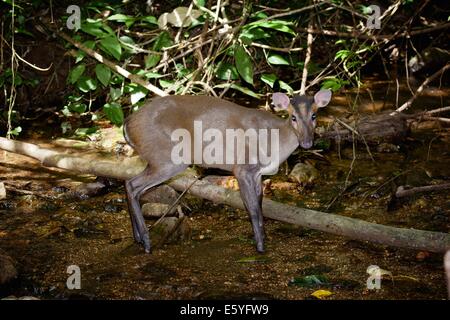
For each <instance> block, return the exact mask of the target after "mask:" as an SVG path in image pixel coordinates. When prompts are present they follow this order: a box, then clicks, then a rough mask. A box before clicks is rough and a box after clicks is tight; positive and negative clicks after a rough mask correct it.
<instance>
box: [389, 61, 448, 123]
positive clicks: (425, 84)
mask: <svg viewBox="0 0 450 320" xmlns="http://www.w3.org/2000/svg"><path fill="white" fill-rule="evenodd" d="M449 68H450V63H447V64H446V65H445V66H444V67H443V68H442V69H441V70H438V71H436V72H435V73H433V74H432V75H431V76H429V77H428V78H426V79H425V81H424V82H423V83H422V84H421V85H420V87H419V88H418V89H417V90H416V93H415V94H414V95H413V96H412V97H411V98H409V100H408V101H406V102H405V103H404V104H402V105H401V106H400V107H399V108H397V109H396V110H395V111H394V112H392V113H391V114H390V115H391V116H393V115H395V114H396V113H400V112H402V111H405V110H406V109H408V108H409V107H410V106H411V105H412V103H413V102H414V100H416V98H417V97H418V96H419V95H420V94H421V93H422V91H423V89H425V87H426V86H427V85H428V84H429V83H430V82H432V81H433V80H435V79H436V78H438V77H439V76H441V75H442V74H443V73H444V72H445V71H447V69H449Z"/></svg>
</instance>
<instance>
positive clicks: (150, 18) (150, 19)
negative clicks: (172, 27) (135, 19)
mask: <svg viewBox="0 0 450 320" xmlns="http://www.w3.org/2000/svg"><path fill="white" fill-rule="evenodd" d="M141 21H143V22H146V23H148V24H153V25H158V19H156V18H155V17H154V16H146V17H142V18H141Z"/></svg>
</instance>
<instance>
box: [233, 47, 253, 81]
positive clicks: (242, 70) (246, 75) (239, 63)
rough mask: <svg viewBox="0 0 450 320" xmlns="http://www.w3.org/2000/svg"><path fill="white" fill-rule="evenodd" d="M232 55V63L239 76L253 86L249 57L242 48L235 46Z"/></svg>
mask: <svg viewBox="0 0 450 320" xmlns="http://www.w3.org/2000/svg"><path fill="white" fill-rule="evenodd" d="M234 53H235V56H234V63H235V65H236V68H237V70H238V72H239V74H240V75H241V77H242V79H244V80H245V81H246V82H247V83H250V84H251V85H253V65H252V60H251V58H250V56H249V55H248V54H247V52H246V51H245V49H244V47H243V46H237V47H236V49H235V52H234Z"/></svg>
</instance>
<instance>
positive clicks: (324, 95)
mask: <svg viewBox="0 0 450 320" xmlns="http://www.w3.org/2000/svg"><path fill="white" fill-rule="evenodd" d="M330 100H331V90H330V89H325V90H320V91H318V92H317V93H316V94H315V95H314V103H315V104H316V105H317V107H318V108H323V107H326V106H327V104H328V103H330Z"/></svg>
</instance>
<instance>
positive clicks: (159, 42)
mask: <svg viewBox="0 0 450 320" xmlns="http://www.w3.org/2000/svg"><path fill="white" fill-rule="evenodd" d="M172 44H173V41H172V38H171V37H170V34H169V33H168V32H167V31H163V32H161V33H160V35H159V36H158V38H156V41H155V43H154V44H153V50H155V51H160V50H161V49H162V48H166V47H170V46H171V45H172Z"/></svg>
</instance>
